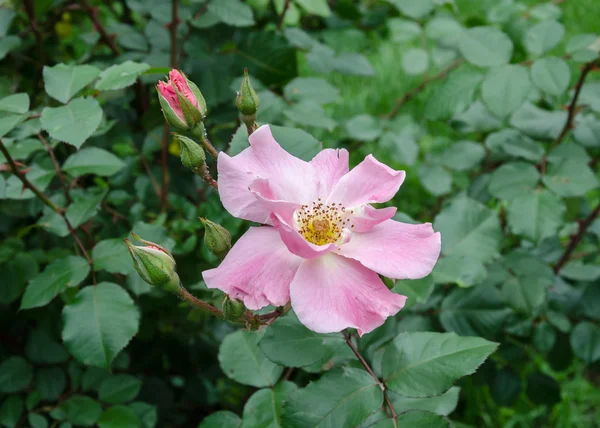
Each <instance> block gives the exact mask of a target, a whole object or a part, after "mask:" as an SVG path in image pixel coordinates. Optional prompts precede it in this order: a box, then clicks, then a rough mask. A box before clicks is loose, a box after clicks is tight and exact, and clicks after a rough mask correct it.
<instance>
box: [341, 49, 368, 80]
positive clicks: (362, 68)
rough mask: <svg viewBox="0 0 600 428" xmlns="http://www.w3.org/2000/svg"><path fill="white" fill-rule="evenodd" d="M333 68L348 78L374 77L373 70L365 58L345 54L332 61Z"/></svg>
mask: <svg viewBox="0 0 600 428" xmlns="http://www.w3.org/2000/svg"><path fill="white" fill-rule="evenodd" d="M333 68H334V69H335V70H337V71H339V72H340V73H342V74H346V75H349V76H374V75H375V69H374V68H373V66H372V65H371V63H370V62H369V60H368V59H367V57H366V56H364V55H362V54H359V53H353V52H345V53H342V54H340V55H338V56H337V57H336V58H335V59H334V60H333Z"/></svg>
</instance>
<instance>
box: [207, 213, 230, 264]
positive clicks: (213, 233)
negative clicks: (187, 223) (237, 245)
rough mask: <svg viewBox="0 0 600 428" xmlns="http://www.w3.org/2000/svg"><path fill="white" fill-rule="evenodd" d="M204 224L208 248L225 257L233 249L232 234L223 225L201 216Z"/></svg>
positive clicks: (220, 256)
mask: <svg viewBox="0 0 600 428" xmlns="http://www.w3.org/2000/svg"><path fill="white" fill-rule="evenodd" d="M200 221H201V222H202V223H203V224H204V230H205V232H204V242H206V246H207V247H208V249H209V250H210V251H211V252H212V253H213V254H214V255H215V256H217V257H219V258H220V259H223V258H225V256H226V255H227V253H228V252H229V250H230V249H231V235H230V234H229V232H228V231H227V229H225V228H224V227H223V226H221V225H219V224H217V223H214V222H212V221H210V220H207V219H204V218H201V219H200Z"/></svg>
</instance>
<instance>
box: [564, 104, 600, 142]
mask: <svg viewBox="0 0 600 428" xmlns="http://www.w3.org/2000/svg"><path fill="white" fill-rule="evenodd" d="M573 136H574V137H575V140H577V142H579V143H581V144H582V145H584V146H586V147H598V146H600V120H599V119H598V117H597V116H596V115H595V114H582V113H580V114H578V115H577V116H576V117H575V129H574V130H573ZM561 146H562V145H559V146H558V147H557V149H558V148H560V147H561Z"/></svg>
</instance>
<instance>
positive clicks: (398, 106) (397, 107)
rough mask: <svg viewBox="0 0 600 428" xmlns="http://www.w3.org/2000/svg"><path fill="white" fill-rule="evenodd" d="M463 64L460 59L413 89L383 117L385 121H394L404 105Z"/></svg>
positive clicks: (462, 60)
mask: <svg viewBox="0 0 600 428" xmlns="http://www.w3.org/2000/svg"><path fill="white" fill-rule="evenodd" d="M463 62H464V59H462V58H459V59H457V60H455V61H453V62H452V63H450V65H448V66H447V67H446V68H444V69H443V70H442V71H440V72H439V73H438V74H436V75H434V76H431V77H430V78H427V79H424V80H423V81H422V82H421V83H420V84H419V86H417V87H416V88H414V89H411V90H410V91H408V92H407V93H406V94H404V95H403V96H402V97H401V98H399V99H398V101H396V104H395V105H394V108H392V110H391V111H390V112H389V113H388V114H386V115H383V118H384V119H393V118H394V117H396V115H397V114H398V113H399V112H400V109H401V108H402V106H403V105H404V104H406V103H407V102H408V101H410V100H412V99H413V98H414V97H415V96H416V95H417V94H419V93H420V92H422V91H423V90H424V89H425V88H426V87H427V85H428V84H430V83H431V82H434V81H436V80H441V79H445V78H446V76H448V73H450V72H451V71H452V70H454V69H455V68H457V67H458V66H459V65H461V64H462V63H463Z"/></svg>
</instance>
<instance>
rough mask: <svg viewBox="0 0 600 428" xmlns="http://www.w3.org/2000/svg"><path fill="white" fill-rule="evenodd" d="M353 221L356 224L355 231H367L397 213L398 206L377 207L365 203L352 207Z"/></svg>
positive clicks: (353, 229)
mask: <svg viewBox="0 0 600 428" xmlns="http://www.w3.org/2000/svg"><path fill="white" fill-rule="evenodd" d="M352 211H353V213H352V217H351V223H352V225H354V227H353V228H352V231H353V232H359V233H360V232H366V231H368V230H370V229H371V228H373V227H374V226H376V225H378V224H379V223H383V222H384V221H386V220H389V219H391V218H392V217H394V215H395V214H396V211H397V209H396V207H387V208H381V209H376V208H373V207H372V206H371V205H364V206H362V207H356V208H353V209H352Z"/></svg>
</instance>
